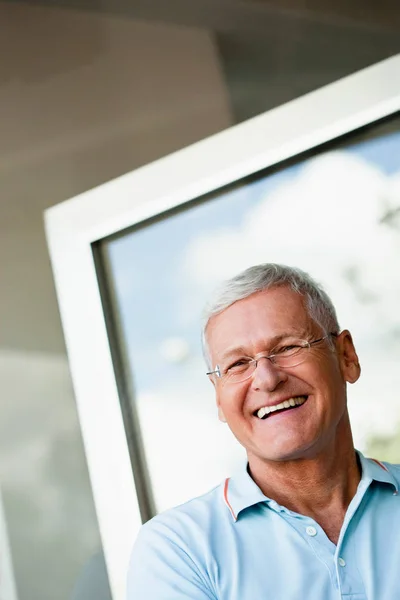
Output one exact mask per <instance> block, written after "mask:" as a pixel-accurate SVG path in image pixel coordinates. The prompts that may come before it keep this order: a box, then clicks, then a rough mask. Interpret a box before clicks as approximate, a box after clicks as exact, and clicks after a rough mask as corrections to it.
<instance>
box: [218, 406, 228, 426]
mask: <svg viewBox="0 0 400 600" xmlns="http://www.w3.org/2000/svg"><path fill="white" fill-rule="evenodd" d="M217 407H218V419H219V420H220V421H221V423H226V419H225V415H224V411H223V410H222V408H221V405H220V404H218V403H217Z"/></svg>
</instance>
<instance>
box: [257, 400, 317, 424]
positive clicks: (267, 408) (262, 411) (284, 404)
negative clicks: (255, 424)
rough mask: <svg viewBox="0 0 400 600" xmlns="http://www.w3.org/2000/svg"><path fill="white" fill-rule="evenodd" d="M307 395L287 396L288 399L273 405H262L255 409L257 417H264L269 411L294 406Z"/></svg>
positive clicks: (272, 411) (301, 402)
mask: <svg viewBox="0 0 400 600" xmlns="http://www.w3.org/2000/svg"><path fill="white" fill-rule="evenodd" d="M307 397H308V396H295V397H293V398H288V400H284V401H283V402H280V403H279V404H275V405H274V406H263V407H262V408H260V409H259V410H258V411H257V413H256V414H257V417H258V418H259V419H266V418H267V417H268V415H270V414H271V413H274V412H277V411H281V410H287V409H288V408H296V407H297V406H301V405H302V404H304V402H305V401H306V400H307Z"/></svg>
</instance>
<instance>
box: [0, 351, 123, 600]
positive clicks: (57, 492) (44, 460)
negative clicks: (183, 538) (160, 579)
mask: <svg viewBox="0 0 400 600" xmlns="http://www.w3.org/2000/svg"><path fill="white" fill-rule="evenodd" d="M0 381H1V402H0V408H1V415H2V416H1V421H0V449H1V476H2V496H3V504H4V514H5V520H6V523H5V524H6V526H7V529H8V537H9V542H10V548H11V557H12V562H13V568H14V576H15V582H16V590H17V598H18V600H54V599H55V598H57V599H58V598H60V600H64V599H65V600H100V599H101V600H103V598H104V600H111V594H110V588H109V584H108V578H107V574H106V571H105V568H103V569H102V568H101V566H100V567H99V568H97V570H96V571H95V570H93V569H91V570H90V565H91V564H92V563H93V558H92V557H93V556H100V557H102V551H101V541H100V536H99V530H98V525H97V519H96V514H95V509H94V505H93V499H92V492H91V488H90V482H89V477H88V472H87V466H86V459H85V454H84V449H83V445H82V438H81V432H80V427H79V422H78V417H77V413H76V407H75V401H74V395H73V392H72V386H71V380H70V374H69V368H68V362H67V357H66V356H62V355H56V354H50V353H44V352H42V353H39V352H36V353H34V352H31V353H29V352H22V351H13V352H12V351H8V352H2V353H1V355H0ZM0 533H1V531H0ZM3 542H4V539H2V540H1V543H3ZM3 559H4V555H2V558H1V559H0V565H1V566H3V565H2V562H3ZM99 564H100V563H99ZM103 565H104V562H103ZM89 576H90V581H89ZM5 578H7V573H5V572H4V569H2V580H1V581H2V585H1V586H0V588H1V590H2V592H4V594H6V592H5V588H4V589H3V587H4V586H3V584H4V579H5ZM100 585H101V590H102V594H103V596H102V595H100V594H97V595H96V594H95V593H92V591H93V592H94V590H96V589H98V587H99V586H100ZM0 597H1V599H2V600H3V595H0ZM8 598H9V596H7V595H4V600H8ZM10 598H11V596H10Z"/></svg>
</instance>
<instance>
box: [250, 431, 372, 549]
mask: <svg viewBox="0 0 400 600" xmlns="http://www.w3.org/2000/svg"><path fill="white" fill-rule="evenodd" d="M349 433H350V435H349ZM339 437H340V438H341V439H338V438H339ZM346 439H347V443H346ZM249 467H250V473H251V476H252V478H253V479H254V481H255V482H256V483H257V485H258V486H259V488H260V489H261V490H262V492H263V493H264V494H265V495H266V496H267V497H269V498H271V499H273V500H275V501H276V502H278V504H280V505H281V506H285V507H286V508H288V509H289V510H292V511H294V512H297V513H299V514H301V515H305V516H309V517H311V518H313V519H314V520H315V521H317V522H318V523H319V524H320V525H321V526H322V527H323V528H324V529H325V531H326V533H327V535H328V537H330V539H331V540H332V541H334V542H335V543H336V540H337V538H338V534H339V531H340V528H341V526H342V524H343V520H344V516H345V514H346V511H347V508H348V506H349V504H350V502H351V500H352V498H353V497H354V495H355V493H356V491H357V486H358V484H359V482H360V476H361V474H360V467H359V464H358V460H357V455H356V453H355V450H354V446H353V440H352V437H351V430H350V426H349V429H348V431H347V435H346V436H344V438H343V437H342V436H336V438H335V440H333V441H332V443H331V444H329V445H327V447H325V448H322V449H321V450H320V451H319V452H317V453H316V454H311V455H306V456H305V457H303V458H301V457H300V458H296V459H289V460H282V461H270V460H262V459H259V458H255V457H250V456H249ZM329 523H330V524H331V525H328V524H329ZM327 529H330V532H328V531H327Z"/></svg>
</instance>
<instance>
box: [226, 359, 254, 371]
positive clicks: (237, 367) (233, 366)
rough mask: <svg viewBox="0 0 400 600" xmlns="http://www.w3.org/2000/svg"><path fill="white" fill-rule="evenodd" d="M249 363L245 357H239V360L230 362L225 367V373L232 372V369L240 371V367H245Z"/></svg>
mask: <svg viewBox="0 0 400 600" xmlns="http://www.w3.org/2000/svg"><path fill="white" fill-rule="evenodd" d="M248 364H249V360H248V359H246V358H240V359H239V360H235V362H234V363H232V364H231V365H229V367H228V368H227V369H226V372H227V373H232V372H234V371H240V370H242V369H245V368H246V367H247V366H248Z"/></svg>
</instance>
